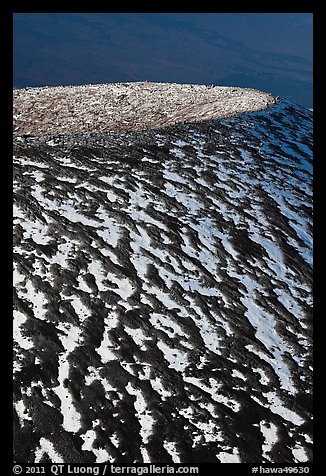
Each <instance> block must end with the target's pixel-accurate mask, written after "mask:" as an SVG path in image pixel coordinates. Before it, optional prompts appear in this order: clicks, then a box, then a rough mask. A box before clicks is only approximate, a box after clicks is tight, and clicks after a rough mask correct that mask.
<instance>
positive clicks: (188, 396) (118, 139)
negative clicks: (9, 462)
mask: <svg viewBox="0 0 326 476" xmlns="http://www.w3.org/2000/svg"><path fill="white" fill-rule="evenodd" d="M311 128H312V115H311V113H310V112H309V111H307V110H305V109H303V108H300V107H298V106H295V105H293V104H290V103H288V102H286V101H280V102H278V103H277V104H276V105H274V106H273V107H271V108H269V109H267V110H265V111H261V112H253V113H247V114H243V115H242V116H238V117H232V118H228V119H220V120H213V121H203V122H199V123H193V124H184V125H180V124H179V125H172V126H168V127H165V128H160V129H154V130H147V131H141V132H120V133H103V134H100V133H99V134H70V135H66V134H62V135H60V136H58V135H56V136H50V135H49V136H40V137H33V136H25V137H24V136H16V137H15V139H14V200H15V201H14V258H15V264H14V283H15V294H14V303H15V310H14V339H15V340H14V377H15V381H14V406H15V417H14V418H15V419H14V424H15V429H14V435H15V460H16V461H17V462H40V461H42V462H55V463H60V462H83V463H85V462H95V461H97V462H104V461H111V462H116V463H132V462H155V463H158V462H159V463H163V464H167V463H172V462H185V463H199V462H214V463H218V462H222V463H224V462H273V463H276V462H283V463H284V462H287V463H293V462H307V461H311V460H312V400H311V399H312V322H311V313H312V294H311V284H312V263H311V257H312V190H311V178H312V152H311V145H312V144H311ZM131 442H132V444H131Z"/></svg>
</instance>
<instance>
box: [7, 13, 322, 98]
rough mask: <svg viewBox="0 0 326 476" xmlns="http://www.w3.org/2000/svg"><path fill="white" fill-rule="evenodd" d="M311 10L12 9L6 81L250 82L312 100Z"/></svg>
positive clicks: (19, 85) (55, 83)
mask: <svg viewBox="0 0 326 476" xmlns="http://www.w3.org/2000/svg"><path fill="white" fill-rule="evenodd" d="M312 36H313V35H312V14H309V13H305V14H302V13H301V14H300V13H287V14H284V13H283V14H282V13H274V14H273V13H267V14H266V13H265V14H264V13H256V14H255V13H250V14H249V13H238V14H236V13H231V14H221V13H206V14H205V13H201V14H198V13H197V14H196V13H194V14H191V13H183V14H182V13H170V14H169V13H159V14H157V13H154V14H150V13H120V14H119V13H111V14H110V13H106V14H103V13H27V14H26V13H16V14H15V15H14V56H13V59H14V69H13V71H14V78H13V79H14V86H15V87H17V88H23V87H26V86H33V87H35V86H44V85H51V86H58V85H71V84H73V85H78V84H88V83H108V82H123V81H145V80H148V81H165V82H176V83H204V84H219V85H224V86H239V87H252V88H256V89H263V90H264V91H270V92H272V93H273V94H274V95H277V96H282V97H287V98H288V99H290V100H292V101H293V102H295V103H298V104H301V105H303V106H305V107H312Z"/></svg>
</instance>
